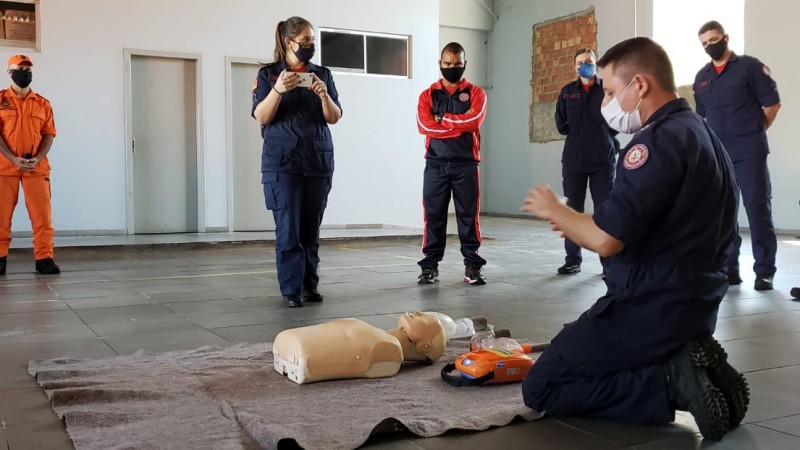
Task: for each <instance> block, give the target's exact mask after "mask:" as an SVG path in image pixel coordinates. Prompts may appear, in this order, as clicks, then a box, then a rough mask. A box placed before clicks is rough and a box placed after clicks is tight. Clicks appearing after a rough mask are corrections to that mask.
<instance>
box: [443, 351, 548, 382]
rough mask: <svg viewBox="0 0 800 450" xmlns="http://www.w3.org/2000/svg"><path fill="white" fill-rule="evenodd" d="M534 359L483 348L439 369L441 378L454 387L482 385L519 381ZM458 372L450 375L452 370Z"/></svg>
mask: <svg viewBox="0 0 800 450" xmlns="http://www.w3.org/2000/svg"><path fill="white" fill-rule="evenodd" d="M533 363H534V360H533V358H531V357H530V356H528V355H526V354H524V353H523V352H522V351H511V350H504V349H497V348H484V349H480V350H476V351H472V352H469V353H465V354H463V355H461V356H459V357H458V358H456V361H455V362H452V363H449V364H447V365H446V366H444V368H442V379H443V380H444V381H446V382H447V383H449V384H452V385H453V386H484V385H489V384H500V383H513V382H517V381H522V379H523V378H525V375H527V374H528V371H529V370H530V369H531V367H533ZM454 370H455V371H457V373H456V374H453V373H452V372H453V371H454Z"/></svg>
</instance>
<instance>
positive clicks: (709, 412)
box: [667, 341, 730, 441]
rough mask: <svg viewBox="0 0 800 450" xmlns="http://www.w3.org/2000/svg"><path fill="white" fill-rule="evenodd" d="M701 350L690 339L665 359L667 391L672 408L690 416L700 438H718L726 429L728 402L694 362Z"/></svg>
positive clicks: (728, 419) (702, 368)
mask: <svg viewBox="0 0 800 450" xmlns="http://www.w3.org/2000/svg"><path fill="white" fill-rule="evenodd" d="M702 353H703V347H702V345H701V344H700V343H699V342H696V341H692V342H688V343H686V345H684V346H683V347H682V348H681V349H680V350H679V351H678V352H677V353H676V354H675V355H673V356H672V357H671V358H670V359H669V361H668V362H667V374H668V375H667V393H668V395H669V399H670V401H671V402H672V405H673V406H674V407H675V409H677V410H680V411H689V412H690V413H691V414H692V416H694V420H695V422H697V427H698V428H699V429H700V433H701V434H702V435H703V437H704V438H706V439H710V440H712V441H718V440H720V439H722V436H724V435H725V433H727V432H728V424H729V422H730V418H729V415H728V405H727V403H725V396H724V395H723V394H722V392H721V391H720V390H719V389H718V388H717V387H716V386H714V385H713V384H712V383H711V380H710V379H709V378H708V374H707V373H706V370H705V368H704V367H702V366H700V365H698V364H697V363H695V361H696V360H697V359H698V358H699V355H701V354H702Z"/></svg>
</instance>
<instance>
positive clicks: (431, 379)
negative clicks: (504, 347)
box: [28, 344, 537, 450]
mask: <svg viewBox="0 0 800 450" xmlns="http://www.w3.org/2000/svg"><path fill="white" fill-rule="evenodd" d="M457 345H458V344H457ZM271 349H272V345H271V344H256V345H253V344H239V345H234V346H231V347H225V348H211V347H204V348H200V349H198V350H192V351H177V352H169V353H158V354H149V353H143V352H140V353H137V354H134V355H131V356H116V357H111V358H103V359H84V360H77V359H67V358H60V359H52V360H46V361H31V362H30V365H29V368H28V372H29V373H30V374H31V375H33V376H35V377H36V378H37V380H38V382H39V384H40V385H41V386H42V388H44V390H45V392H46V393H47V395H48V397H49V398H50V399H51V403H52V406H53V409H54V410H55V411H56V413H57V414H58V415H59V416H60V417H63V418H64V420H65V421H66V424H67V431H68V432H69V435H70V437H71V438H72V440H73V442H74V444H75V447H76V448H77V449H79V450H80V449H103V450H105V449H134V448H135V449H177V448H180V449H185V448H214V449H260V448H266V449H276V448H277V447H278V443H279V442H280V441H282V440H285V439H288V440H290V439H294V440H295V441H296V442H297V443H298V444H299V445H300V446H301V447H303V448H306V449H326V450H334V449H352V448H356V447H358V446H360V445H362V444H363V443H364V442H365V441H366V440H367V439H368V438H369V436H370V434H371V433H372V432H373V431H381V430H383V429H385V428H386V425H387V424H390V423H391V424H396V423H398V422H399V423H400V424H402V426H404V427H405V428H407V429H408V430H410V431H411V432H412V433H414V434H416V435H419V436H423V437H431V436H438V435H441V434H443V433H444V432H446V431H447V430H452V429H462V430H485V429H487V428H489V427H491V426H503V425H507V424H508V423H509V422H511V421H512V420H513V419H514V418H515V417H517V416H520V417H522V418H524V419H526V420H533V419H535V418H536V417H537V414H536V413H534V412H533V411H531V410H530V409H528V408H527V407H525V405H524V404H523V403H522V397H521V392H520V385H519V383H515V384H509V385H497V386H487V387H460V388H458V387H453V386H450V385H448V384H446V383H444V382H443V381H442V380H441V377H440V374H439V372H440V371H441V369H442V367H443V366H444V364H445V363H446V362H449V361H453V360H454V359H455V357H456V356H457V355H458V354H459V353H461V352H463V351H465V348H464V347H460V346H455V347H453V346H451V347H450V348H448V352H447V354H445V356H444V358H442V359H441V360H440V361H439V362H438V363H436V364H433V365H420V364H408V365H404V367H403V368H402V369H401V371H400V373H399V374H398V375H396V376H394V377H391V378H381V379H371V380H364V379H360V380H341V381H329V382H322V383H314V384H306V385H298V384H295V383H293V382H291V381H289V380H288V379H286V378H284V377H283V376H281V375H280V374H278V373H277V372H275V371H274V370H273V368H272V358H273V355H272V351H271ZM395 421H396V422H395ZM379 425H381V426H380V427H378V426H379ZM376 427H377V428H378V430H376Z"/></svg>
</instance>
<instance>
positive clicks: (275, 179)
mask: <svg viewBox="0 0 800 450" xmlns="http://www.w3.org/2000/svg"><path fill="white" fill-rule="evenodd" d="M269 174H270V176H269V177H265V178H266V179H267V181H265V182H264V199H265V201H266V204H267V209H269V210H271V211H272V216H273V217H274V218H275V262H276V264H277V269H278V282H279V283H280V287H281V295H299V294H301V293H302V292H303V291H304V290H306V291H308V290H311V289H316V288H317V284H318V283H319V276H318V275H317V267H318V266H319V227H320V224H321V223H322V215H323V213H324V212H325V207H326V206H327V204H328V193H329V192H330V190H331V177H307V176H303V175H298V174H292V173H283V172H270V173H269Z"/></svg>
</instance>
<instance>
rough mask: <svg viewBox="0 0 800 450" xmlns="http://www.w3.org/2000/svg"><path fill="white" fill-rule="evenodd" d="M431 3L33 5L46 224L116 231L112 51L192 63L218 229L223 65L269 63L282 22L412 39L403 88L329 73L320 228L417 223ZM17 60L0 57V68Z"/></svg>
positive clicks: (435, 39)
mask: <svg viewBox="0 0 800 450" xmlns="http://www.w3.org/2000/svg"><path fill="white" fill-rule="evenodd" d="M438 3H439V2H438V0H434V1H431V0H404V1H403V2H390V1H374V0H372V1H371V0H347V1H344V0H338V1H337V0H310V1H306V2H290V3H282V2H276V1H264V0H238V1H236V2H229V1H224V0H205V1H203V2H197V1H195V0H169V1H165V0H137V1H122V0H116V1H109V0H71V1H68V2H67V1H47V2H42V4H41V8H42V9H41V22H42V35H41V37H42V49H41V52H32V51H26V53H27V54H29V55H30V56H31V58H32V59H33V61H34V63H35V65H36V66H35V76H34V84H33V88H34V89H35V90H36V91H37V92H41V93H42V94H43V95H45V96H46V97H48V98H49V99H50V100H51V102H52V104H53V106H54V111H55V118H56V126H57V128H58V132H59V134H58V137H57V138H56V141H55V145H54V148H53V150H52V152H51V153H50V156H49V157H50V159H51V165H52V166H53V172H52V186H53V222H54V227H55V228H56V230H58V231H60V232H65V231H67V232H68V231H70V230H81V231H86V230H102V231H112V232H113V231H116V232H119V231H120V230H125V228H126V217H125V212H126V206H125V199H126V184H125V160H126V155H125V147H126V142H125V137H124V129H125V117H124V114H125V108H124V76H123V49H124V48H134V49H146V50H160V51H172V52H186V53H197V54H201V55H202V58H203V79H202V83H203V114H204V134H203V139H204V148H205V163H206V174H205V185H206V198H205V211H206V214H205V224H206V227H209V228H217V229H218V228H221V227H227V226H228V223H227V208H228V205H227V189H228V180H227V167H226V165H227V163H226V159H227V155H226V129H225V124H226V119H225V66H224V64H225V57H226V56H231V57H249V58H259V59H262V60H264V61H271V59H272V58H271V55H272V50H273V47H274V37H273V36H274V30H275V26H276V25H277V22H278V21H279V20H282V19H284V18H286V17H289V16H291V15H300V16H303V17H305V18H307V19H309V20H310V21H311V22H312V23H313V24H314V25H315V26H317V27H320V26H325V27H336V28H345V29H355V30H363V31H378V32H387V33H397V34H409V35H412V36H413V38H412V43H413V48H412V51H411V56H412V78H411V79H407V80H402V79H401V80H398V79H385V78H378V77H363V76H358V75H342V74H338V75H335V76H334V77H335V80H336V83H337V87H338V89H339V93H340V99H341V102H342V105H343V109H344V117H343V119H342V121H341V122H340V123H339V124H337V125H335V126H333V127H332V130H333V135H334V144H335V146H336V172H335V174H334V182H333V185H334V187H333V191H332V193H331V197H330V201H329V206H328V210H327V212H326V216H325V223H328V224H344V223H351V224H354V223H384V224H395V225H403V226H421V224H422V217H421V208H420V198H421V191H422V170H423V166H424V161H423V139H422V137H421V136H420V135H419V134H418V133H417V128H416V119H415V111H416V104H417V98H418V95H419V93H420V92H421V91H422V90H423V89H424V88H425V87H427V86H428V85H429V84H430V83H431V82H432V80H435V79H436V77H437V75H438V72H437V67H436V61H437V60H438V51H439V48H438V47H439V4H438ZM19 52H22V51H21V50H19V49H0V60H2V61H5V59H6V58H7V57H8V56H10V55H11V54H14V53H19ZM253 126H257V124H256V123H255V121H254V122H253ZM253 151H256V152H260V149H257V148H256V149H253ZM255 170H258V169H255ZM262 206H263V205H258V207H262ZM17 211H18V212H19V214H17V215H16V216H15V218H14V228H13V229H14V231H26V230H30V225H29V221H28V219H27V215H26V214H25V212H24V207H23V206H22V205H20V206H19V207H18V210H17ZM264 213H265V214H267V211H266V209H265V211H264Z"/></svg>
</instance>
